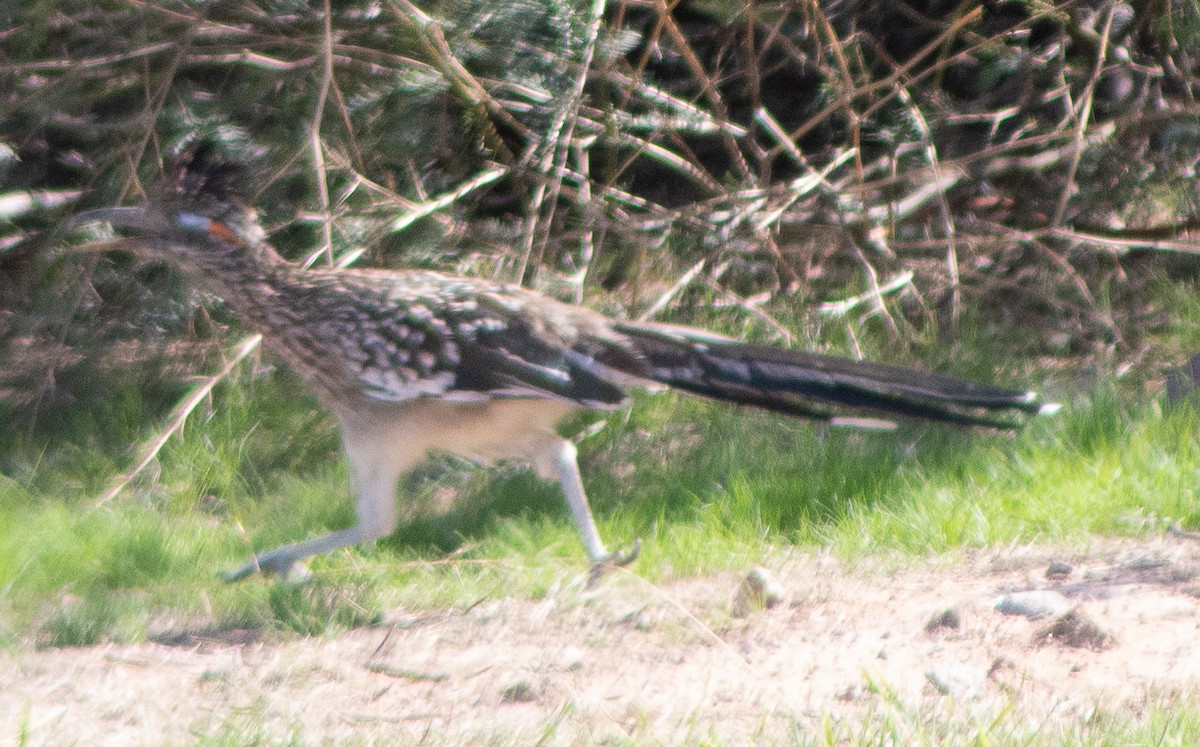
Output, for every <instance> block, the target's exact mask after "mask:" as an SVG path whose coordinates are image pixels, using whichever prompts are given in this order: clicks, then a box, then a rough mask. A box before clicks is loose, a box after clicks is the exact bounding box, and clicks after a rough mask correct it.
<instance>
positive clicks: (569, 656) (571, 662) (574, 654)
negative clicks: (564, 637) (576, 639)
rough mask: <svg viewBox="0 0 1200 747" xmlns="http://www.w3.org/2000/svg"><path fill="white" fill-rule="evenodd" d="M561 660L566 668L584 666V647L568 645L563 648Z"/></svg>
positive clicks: (572, 668)
mask: <svg viewBox="0 0 1200 747" xmlns="http://www.w3.org/2000/svg"><path fill="white" fill-rule="evenodd" d="M559 661H560V662H561V663H562V665H563V668H564V669H571V670H574V669H580V668H582V667H583V649H581V648H579V647H578V646H567V647H566V648H564V649H563V650H562V654H561V655H560V656H559Z"/></svg>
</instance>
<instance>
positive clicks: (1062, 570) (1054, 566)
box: [1046, 560, 1075, 581]
mask: <svg viewBox="0 0 1200 747" xmlns="http://www.w3.org/2000/svg"><path fill="white" fill-rule="evenodd" d="M1074 572H1075V566H1073V565H1071V564H1070V563H1067V562H1064V561H1062V560H1056V561H1054V562H1053V563H1051V564H1050V565H1048V566H1047V567H1046V578H1048V579H1052V580H1054V581H1061V580H1062V579H1064V578H1067V577H1069V576H1070V575H1071V574H1072V573H1074Z"/></svg>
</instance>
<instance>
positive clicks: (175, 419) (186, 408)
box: [95, 334, 262, 508]
mask: <svg viewBox="0 0 1200 747" xmlns="http://www.w3.org/2000/svg"><path fill="white" fill-rule="evenodd" d="M261 342H262V335H258V334H255V335H250V336H249V337H247V338H245V339H244V340H242V341H241V343H239V344H238V346H237V347H236V348H234V351H233V357H231V358H230V359H229V360H228V361H227V362H226V363H225V365H224V367H222V368H221V370H220V371H219V372H218V373H217V374H216V375H214V376H210V377H209V378H208V379H206V380H205V381H204V383H202V384H200V386H198V387H196V388H195V389H193V390H192V392H191V394H189V395H188V396H187V397H184V398H183V400H182V401H181V402H180V403H179V404H178V405H176V406H175V409H174V410H172V411H171V417H170V421H169V423H170V424H169V425H168V426H167V427H166V428H164V429H163V430H162V431H160V432H159V434H158V435H157V436H155V437H154V438H153V439H151V440H150V442H149V443H147V444H146V447H145V449H144V451H143V452H142V458H141V459H140V460H139V461H138V463H137V466H135V467H134V468H133V469H131V470H129V471H128V472H125V473H123V474H121V475H118V476H117V478H116V479H115V480H114V481H113V484H112V486H111V487H110V488H109V489H108V490H106V491H105V492H104V495H102V496H100V498H99V499H97V501H96V504H95V507H96V508H99V507H100V506H103V505H104V504H105V503H108V502H109V501H111V500H112V499H113V498H116V497H117V495H118V494H120V492H121V491H122V490H124V489H125V486H126V485H128V484H129V483H130V482H132V481H133V478H134V477H136V476H137V475H138V473H139V472H141V471H142V470H144V469H146V467H147V466H149V464H150V462H153V461H154V458H155V457H157V456H158V452H159V451H161V450H162V447H163V446H165V445H166V443H167V441H168V440H169V439H170V438H171V436H172V435H174V434H175V432H176V431H178V430H179V429H181V428H183V424H184V423H185V422H187V417H188V415H191V414H192V410H194V409H196V406H197V405H199V404H200V403H201V402H203V401H204V398H205V397H207V396H208V395H209V392H211V391H212V390H213V387H215V386H216V385H217V384H218V383H220V381H221V380H222V379H224V378H225V377H226V376H228V375H229V372H230V371H232V370H233V369H234V367H235V366H236V365H237V364H239V363H241V362H242V360H243V359H245V357H246V356H248V355H250V353H252V352H253V351H254V349H255V348H257V347H258V345H259V343H261Z"/></svg>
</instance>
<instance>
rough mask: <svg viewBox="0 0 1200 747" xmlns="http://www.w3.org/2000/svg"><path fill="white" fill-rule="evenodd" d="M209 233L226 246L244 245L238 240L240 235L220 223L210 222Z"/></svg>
mask: <svg viewBox="0 0 1200 747" xmlns="http://www.w3.org/2000/svg"><path fill="white" fill-rule="evenodd" d="M208 233H209V235H210V236H212V237H213V238H215V239H217V240H219V241H223V242H225V243H226V244H231V245H233V246H238V245H240V244H241V243H242V240H241V239H240V238H238V235H237V234H236V233H234V231H233V229H232V228H230V227H229V226H227V225H225V224H224V223H222V222H220V221H216V220H209V221H208Z"/></svg>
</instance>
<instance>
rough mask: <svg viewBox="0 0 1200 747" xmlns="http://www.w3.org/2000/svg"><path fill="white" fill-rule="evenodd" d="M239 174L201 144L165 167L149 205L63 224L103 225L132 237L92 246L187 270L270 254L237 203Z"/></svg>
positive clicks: (250, 214) (250, 213)
mask: <svg viewBox="0 0 1200 747" xmlns="http://www.w3.org/2000/svg"><path fill="white" fill-rule="evenodd" d="M243 171H244V170H243V168H242V167H241V166H239V165H236V164H233V163H231V162H229V161H227V160H225V159H223V158H221V157H220V156H218V155H217V154H216V152H215V150H214V147H213V146H212V145H211V144H209V143H207V142H202V143H200V144H198V145H195V146H193V147H190V148H188V149H187V150H185V151H184V152H183V153H182V154H181V155H180V156H179V157H177V158H176V159H175V160H174V162H173V163H172V164H171V165H170V167H169V168H168V170H167V174H166V177H165V180H164V188H163V190H162V193H161V196H160V197H159V198H158V200H156V201H155V202H154V203H152V204H149V205H144V206H138V207H115V208H102V209H99V210H89V211H87V212H84V213H80V214H78V215H76V216H73V217H72V218H70V219H69V220H68V222H67V225H68V226H69V227H75V226H82V225H85V224H90V223H99V222H104V223H109V224H111V225H112V226H113V228H115V229H118V230H120V231H128V232H131V233H132V234H133V235H132V237H130V238H129V239H128V240H122V241H120V242H119V243H118V244H115V245H114V244H112V243H105V244H100V245H98V246H97V247H96V248H98V249H113V248H120V249H125V250H128V251H131V252H133V253H134V254H136V255H138V256H141V257H144V258H146V259H151V260H165V261H167V262H170V263H172V264H176V265H179V266H180V267H182V268H184V269H187V270H199V271H201V272H205V271H210V270H215V269H219V268H220V267H221V265H222V264H227V263H230V262H239V263H240V262H241V261H244V260H246V259H254V258H256V257H257V255H260V254H261V253H263V252H270V253H271V254H272V255H273V252H272V251H271V250H270V248H269V247H267V245H266V244H265V243H264V239H265V233H264V231H263V230H262V227H261V226H260V225H259V224H258V220H257V217H256V215H255V212H254V210H253V209H252V208H250V207H249V206H247V205H246V203H245V201H244V199H243V192H242V189H243Z"/></svg>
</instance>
